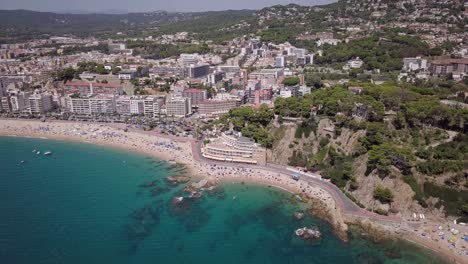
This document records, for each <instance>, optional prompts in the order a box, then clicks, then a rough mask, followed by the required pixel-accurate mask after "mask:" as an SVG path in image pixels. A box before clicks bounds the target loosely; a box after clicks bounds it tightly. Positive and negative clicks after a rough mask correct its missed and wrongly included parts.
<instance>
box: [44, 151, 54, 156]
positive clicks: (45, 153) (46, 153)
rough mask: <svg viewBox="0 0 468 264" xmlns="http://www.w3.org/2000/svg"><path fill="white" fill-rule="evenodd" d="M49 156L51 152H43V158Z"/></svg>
mask: <svg viewBox="0 0 468 264" xmlns="http://www.w3.org/2000/svg"><path fill="white" fill-rule="evenodd" d="M51 154H52V151H46V152H44V156H47V155H51Z"/></svg>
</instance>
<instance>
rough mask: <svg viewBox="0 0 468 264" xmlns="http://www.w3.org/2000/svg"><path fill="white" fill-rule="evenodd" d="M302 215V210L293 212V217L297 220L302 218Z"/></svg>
mask: <svg viewBox="0 0 468 264" xmlns="http://www.w3.org/2000/svg"><path fill="white" fill-rule="evenodd" d="M304 216H305V215H304V213H302V212H295V213H294V218H296V219H297V220H302V219H304Z"/></svg>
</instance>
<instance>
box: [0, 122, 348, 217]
mask: <svg viewBox="0 0 468 264" xmlns="http://www.w3.org/2000/svg"><path fill="white" fill-rule="evenodd" d="M118 127H119V125H117V126H115V125H113V126H109V125H106V124H92V123H76V122H40V121H34V120H22V119H17V120H13V119H2V120H0V135H4V136H20V137H32V138H44V139H55V140H64V141H74V142H84V143H91V144H95V145H101V146H110V147H114V148H118V149H122V150H127V151H134V152H138V153H144V154H146V155H150V156H154V157H157V158H160V159H163V160H167V161H174V162H177V163H181V164H184V165H185V166H186V167H187V169H188V170H189V171H190V174H191V176H194V177H200V178H208V179H209V180H214V181H226V182H248V183H253V184H260V185H269V186H274V187H277V188H280V189H283V190H286V191H289V192H292V193H300V194H301V196H303V197H304V198H305V197H306V196H308V197H311V198H314V199H315V200H320V201H321V202H323V203H324V205H325V206H326V208H329V209H330V212H334V213H333V216H334V219H336V222H339V223H344V219H343V217H342V215H341V212H340V211H339V210H336V209H337V206H336V204H335V201H334V199H333V197H332V196H331V195H330V194H329V193H327V192H326V191H324V190H322V189H320V188H318V187H314V186H310V185H308V184H307V183H305V182H303V181H295V180H293V179H291V178H290V177H289V176H288V175H284V174H280V173H273V172H270V171H265V170H262V169H253V168H240V167H229V165H228V164H226V166H216V165H211V164H206V163H202V162H198V161H196V160H195V159H194V158H193V156H192V146H191V144H190V142H188V141H185V142H184V141H177V140H173V139H170V138H166V137H161V136H156V135H155V134H151V133H145V132H141V133H140V132H135V131H128V132H125V131H123V129H121V128H118ZM304 195H305V196H304Z"/></svg>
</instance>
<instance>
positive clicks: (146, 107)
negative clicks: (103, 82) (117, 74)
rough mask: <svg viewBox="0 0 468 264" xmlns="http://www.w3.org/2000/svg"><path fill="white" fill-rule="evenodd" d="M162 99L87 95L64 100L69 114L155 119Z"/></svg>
mask: <svg viewBox="0 0 468 264" xmlns="http://www.w3.org/2000/svg"><path fill="white" fill-rule="evenodd" d="M164 99H165V98H164V97H152V96H115V95H106V94H99V95H89V96H84V97H73V96H69V97H67V98H66V107H67V110H68V111H69V112H71V113H75V114H82V115H92V114H114V113H117V114H120V115H128V116H130V115H144V116H147V117H157V116H159V114H160V113H161V108H162V105H163V104H164Z"/></svg>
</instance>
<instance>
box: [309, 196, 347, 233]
mask: <svg viewBox="0 0 468 264" xmlns="http://www.w3.org/2000/svg"><path fill="white" fill-rule="evenodd" d="M309 201H310V204H311V206H310V208H309V209H308V210H307V213H309V214H311V215H313V216H316V217H319V218H321V219H323V220H325V221H328V222H329V223H330V224H331V225H332V227H333V231H334V232H335V234H336V235H337V236H338V237H339V238H340V239H341V240H343V241H348V239H349V238H348V233H347V231H348V225H347V224H346V223H345V221H344V218H343V216H342V215H341V212H340V211H338V210H333V209H331V208H330V207H328V206H327V205H326V204H324V203H323V202H322V201H321V200H318V199H315V198H313V197H310V198H309Z"/></svg>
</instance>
